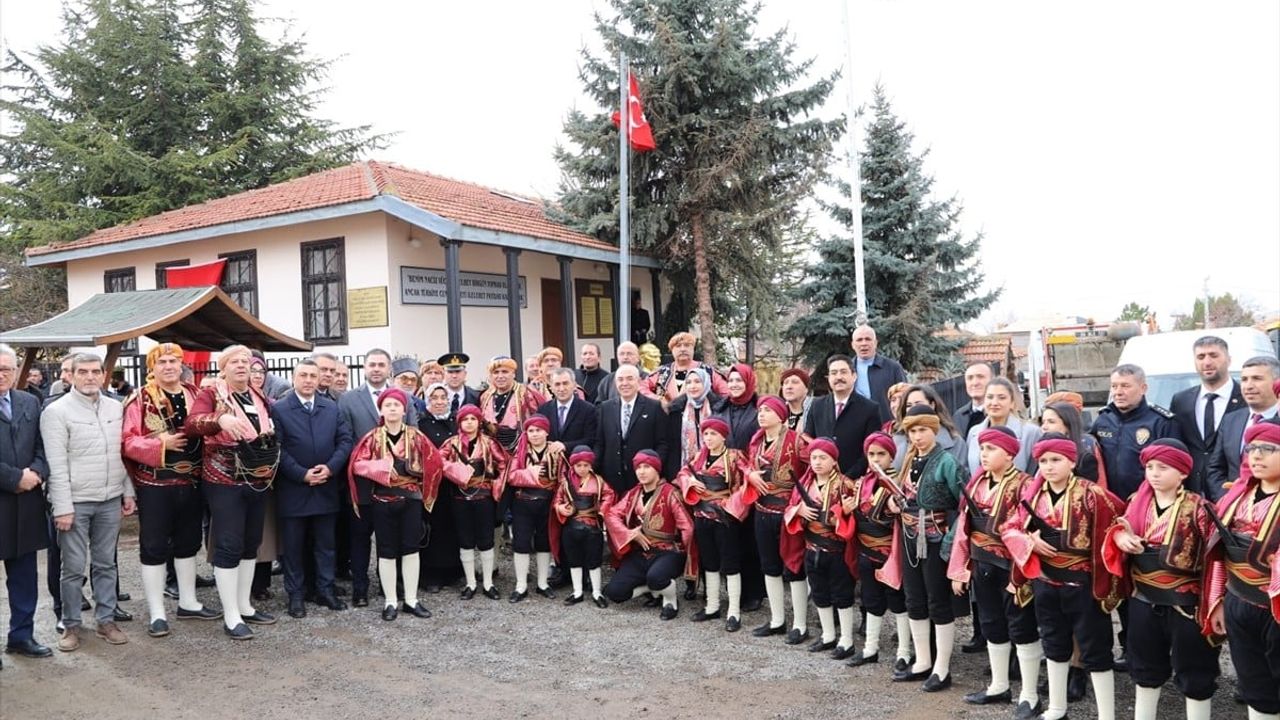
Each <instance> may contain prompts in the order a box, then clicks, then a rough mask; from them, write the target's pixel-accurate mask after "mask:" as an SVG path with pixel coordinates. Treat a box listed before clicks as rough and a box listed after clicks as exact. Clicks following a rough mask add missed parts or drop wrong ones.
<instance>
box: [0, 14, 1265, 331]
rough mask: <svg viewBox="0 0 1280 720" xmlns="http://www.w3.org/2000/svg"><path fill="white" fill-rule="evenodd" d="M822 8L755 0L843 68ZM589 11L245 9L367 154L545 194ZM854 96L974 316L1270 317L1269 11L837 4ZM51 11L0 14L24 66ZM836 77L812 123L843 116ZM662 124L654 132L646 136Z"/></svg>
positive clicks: (811, 50)
mask: <svg viewBox="0 0 1280 720" xmlns="http://www.w3.org/2000/svg"><path fill="white" fill-rule="evenodd" d="M842 8H843V5H842V4H841V2H840V1H839V0H815V1H813V2H804V3H797V2H786V1H785V0H768V1H766V2H765V4H764V9H763V11H762V12H761V14H760V17H759V24H760V25H759V26H760V33H761V34H764V33H767V32H772V31H773V30H775V29H777V28H780V27H782V26H784V25H785V26H787V27H788V28H789V29H790V31H791V32H792V33H793V35H794V39H795V43H796V47H797V56H798V57H805V56H813V57H816V58H817V63H816V65H815V68H816V69H817V70H818V71H821V72H825V71H828V70H834V69H836V68H840V67H843V66H844V64H845V55H844V53H845V33H844V29H843V27H844V26H843V22H842ZM594 9H600V10H602V11H604V12H606V13H607V12H608V10H609V8H608V7H607V5H606V3H604V2H603V1H602V0H595V1H593V0H558V1H557V2H554V3H531V2H520V1H517V0H502V1H493V2H483V1H480V0H472V1H471V2H466V3H444V2H392V1H390V0H363V1H362V2H350V1H349V0H343V1H342V2H315V1H310V2H301V1H293V2H290V1H287V0H275V1H270V2H263V3H261V9H260V12H261V14H263V15H268V16H275V17H283V18H289V19H291V20H292V21H293V29H294V32H295V33H298V34H302V35H303V36H304V37H305V39H306V40H307V42H308V43H309V46H310V49H311V51H312V52H313V53H314V54H316V55H319V56H327V57H334V58H336V61H335V64H334V68H333V72H332V75H331V77H330V83H329V84H330V86H331V88H332V90H331V92H330V94H329V96H328V99H327V101H326V104H325V106H324V109H323V112H324V114H326V115H327V116H329V117H332V118H334V119H336V120H338V121H340V122H342V123H345V124H353V125H354V124H364V123H369V124H372V125H373V127H374V129H375V130H377V131H383V132H396V133H398V135H397V136H396V137H395V138H394V139H393V140H392V143H391V145H390V146H389V147H388V148H386V149H385V150H382V151H380V152H379V153H377V156H378V158H380V159H385V160H391V161H394V162H398V163H401V164H404V165H407V166H410V167H413V168H417V169H421V170H426V171H430V172H434V173H439V174H442V175H448V176H452V177H456V178H460V179H465V180H470V181H475V182H480V183H484V184H487V185H491V186H494V187H497V188H502V189H507V190H512V191H517V192H524V193H532V194H537V195H542V196H546V197H552V196H554V194H555V191H556V186H557V181H558V178H559V173H558V170H557V168H556V165H555V163H554V162H553V161H552V159H551V150H552V147H553V146H554V145H555V143H556V142H557V140H558V139H559V138H560V137H561V135H560V130H561V124H562V122H563V119H564V116H565V113H566V111H567V110H568V109H569V108H571V107H574V106H575V105H577V106H578V107H580V108H581V109H584V110H592V109H594V108H592V107H591V105H590V103H589V101H587V100H586V99H585V98H583V96H582V93H581V87H580V83H579V82H578V79H577V66H578V62H579V52H580V50H581V48H582V47H583V46H584V45H590V46H592V47H598V40H597V38H596V36H595V32H594V29H593V25H592V17H591V14H592V11H593V10H594ZM850 17H851V19H850V33H849V35H850V37H851V39H852V47H853V54H854V58H853V65H854V69H853V75H852V77H853V83H852V84H853V91H854V94H855V98H856V100H857V102H859V103H862V102H866V100H867V98H869V96H870V89H871V87H872V86H873V85H874V84H875V82H876V81H877V80H879V81H880V82H882V83H884V84H885V86H886V87H887V89H888V91H889V93H890V95H891V98H892V102H893V105H894V108H895V110H896V112H897V113H898V115H899V116H900V117H901V118H902V119H903V120H904V121H906V122H907V124H908V125H909V127H910V129H911V130H912V131H913V132H914V133H915V136H916V147H917V149H919V150H923V149H926V148H927V149H928V150H929V157H928V160H927V165H926V167H927V169H928V170H929V171H930V172H932V173H933V174H934V176H935V177H936V178H937V185H936V188H937V190H938V191H939V192H940V193H942V194H947V195H950V194H955V195H957V196H958V197H959V198H960V199H961V201H962V202H963V204H964V207H965V211H964V215H963V216H962V223H963V227H964V228H965V229H966V230H967V231H968V232H970V233H974V232H977V231H979V230H981V231H983V232H984V233H985V235H986V240H985V242H984V244H983V251H982V264H983V268H984V270H985V271H986V274H987V279H988V282H989V284H991V285H992V286H999V285H1003V286H1004V288H1005V293H1004V296H1003V298H1002V299H1001V300H1000V302H999V304H998V306H997V307H996V308H995V309H994V310H993V311H992V312H991V313H989V314H988V316H986V317H985V318H984V322H983V323H982V324H983V325H987V326H989V325H991V324H992V323H993V321H995V320H1008V319H1012V318H1021V319H1026V318H1028V317H1030V316H1039V315H1045V314H1053V315H1083V316H1091V317H1095V318H1097V319H1099V320H1106V319H1110V318H1112V317H1114V316H1115V315H1116V314H1117V313H1118V312H1119V310H1120V308H1121V306H1123V305H1124V304H1125V303H1126V302H1128V301H1130V300H1137V301H1138V302H1140V303H1142V304H1149V305H1151V306H1152V307H1153V308H1154V309H1155V310H1157V311H1158V313H1159V314H1160V317H1161V319H1162V321H1163V323H1164V324H1165V326H1166V328H1168V327H1169V326H1171V324H1172V323H1171V320H1170V319H1169V318H1170V315H1172V314H1173V313H1176V312H1187V311H1189V310H1190V307H1191V303H1192V302H1193V300H1194V299H1195V297H1196V296H1197V295H1198V294H1199V293H1200V292H1201V288H1202V287H1203V285H1204V283H1205V278H1206V277H1207V278H1208V284H1209V290H1210V292H1212V293H1214V294H1219V293H1222V292H1232V293H1234V294H1236V295H1237V296H1239V297H1242V298H1243V299H1244V300H1245V302H1246V303H1247V304H1248V305H1251V306H1252V307H1253V308H1254V309H1256V310H1259V311H1262V312H1264V313H1267V314H1277V313H1280V3H1277V2H1275V1H1274V0H1204V1H1202V2H1169V1H1167V0H1165V1H1161V2H1135V1H1128V0H1127V1H1126V2H1114V0H1112V1H1108V2H1080V1H1078V0H1073V1H1071V2H1034V3H1028V2H976V1H971V2H963V3H957V2H888V1H887V0H857V1H855V2H851V3H850ZM58 32H59V18H58V3H56V2H54V1H53V0H40V1H38V2H37V1H35V0H0V36H2V37H3V41H4V43H5V45H6V47H12V48H13V49H15V50H18V51H19V52H22V51H27V50H30V49H32V48H34V47H35V46H37V45H39V44H42V43H51V42H56V41H57V40H58ZM847 87H848V86H847V84H845V83H841V85H840V87H839V90H838V92H837V93H836V94H835V95H834V96H833V97H832V99H831V102H830V103H829V107H828V108H827V109H826V110H825V111H824V112H825V113H826V114H828V115H830V116H834V115H836V114H838V113H840V112H843V111H844V110H846V109H847V108H848V107H849V99H848V91H847ZM659 132H660V129H659Z"/></svg>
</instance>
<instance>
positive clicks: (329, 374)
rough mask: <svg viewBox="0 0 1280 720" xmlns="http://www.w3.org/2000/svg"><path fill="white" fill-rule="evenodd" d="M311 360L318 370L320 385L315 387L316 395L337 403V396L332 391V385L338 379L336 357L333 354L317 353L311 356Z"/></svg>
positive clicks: (337, 361)
mask: <svg viewBox="0 0 1280 720" xmlns="http://www.w3.org/2000/svg"><path fill="white" fill-rule="evenodd" d="M311 359H312V360H313V361H315V364H316V367H318V368H320V383H319V384H318V385H317V386H316V394H317V395H321V396H324V397H327V398H329V399H330V400H332V401H334V402H337V401H338V394H337V393H336V392H335V391H334V389H333V383H334V381H335V380H337V379H338V363H339V360H338V356H337V355H334V354H333V353H327V352H318V353H316V354H314V355H312V356H311Z"/></svg>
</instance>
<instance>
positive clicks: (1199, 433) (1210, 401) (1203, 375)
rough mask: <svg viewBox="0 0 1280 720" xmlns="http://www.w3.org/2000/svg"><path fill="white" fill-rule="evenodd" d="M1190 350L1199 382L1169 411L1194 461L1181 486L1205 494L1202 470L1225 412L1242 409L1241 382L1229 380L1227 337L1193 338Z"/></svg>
mask: <svg viewBox="0 0 1280 720" xmlns="http://www.w3.org/2000/svg"><path fill="white" fill-rule="evenodd" d="M1191 351H1192V354H1193V356H1194V357H1195V363H1196V373H1197V374H1199V375H1200V385H1199V387H1190V388H1187V389H1186V390H1180V391H1179V392H1178V393H1177V394H1175V395H1174V396H1173V400H1172V402H1170V403H1169V410H1170V412H1172V413H1173V415H1174V418H1175V419H1176V420H1177V422H1178V432H1179V433H1180V434H1181V435H1182V439H1183V441H1184V442H1185V444H1186V446H1187V449H1188V450H1190V451H1191V458H1192V461H1193V462H1194V467H1193V468H1192V470H1191V475H1189V476H1188V477H1187V479H1186V482H1185V483H1184V485H1185V487H1186V488H1187V490H1189V491H1191V492H1195V493H1199V494H1200V495H1204V494H1205V488H1206V476H1205V472H1206V470H1205V469H1206V466H1207V465H1208V463H1209V454H1210V452H1211V451H1212V450H1213V445H1214V440H1215V439H1216V437H1217V434H1218V429H1219V428H1221V427H1222V422H1223V420H1224V419H1225V416H1226V415H1227V414H1228V413H1234V412H1236V411H1237V410H1243V409H1244V407H1245V404H1244V396H1243V395H1241V394H1240V385H1239V384H1238V383H1236V382H1235V381H1234V380H1232V379H1231V373H1230V372H1229V371H1228V368H1229V367H1230V366H1231V356H1230V355H1229V354H1228V353H1227V341H1226V340H1223V339H1222V338H1220V337H1216V336H1214V335H1206V336H1204V337H1202V338H1200V339H1199V340H1196V342H1195V344H1194V345H1193V346H1192V350H1191Z"/></svg>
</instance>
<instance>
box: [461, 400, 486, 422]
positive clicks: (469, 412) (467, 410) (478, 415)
mask: <svg viewBox="0 0 1280 720" xmlns="http://www.w3.org/2000/svg"><path fill="white" fill-rule="evenodd" d="M465 417H474V418H475V419H477V420H484V413H482V412H480V408H478V407H476V406H475V405H472V404H470V403H468V404H466V405H463V406H462V407H460V408H458V416H457V421H458V424H459V425H461V424H462V419H463V418H465Z"/></svg>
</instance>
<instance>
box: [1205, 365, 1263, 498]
mask: <svg viewBox="0 0 1280 720" xmlns="http://www.w3.org/2000/svg"><path fill="white" fill-rule="evenodd" d="M1277 379H1280V360H1276V359H1275V358H1273V357H1271V356H1269V355H1259V356H1257V357H1252V358H1249V359H1248V360H1246V361H1245V364H1244V367H1243V368H1242V369H1241V370H1240V393H1241V395H1243V396H1244V402H1245V405H1247V407H1246V408H1245V410H1244V411H1243V412H1232V413H1227V414H1226V415H1224V416H1223V417H1222V426H1221V427H1220V428H1218V433H1217V437H1216V438H1215V439H1214V443H1213V449H1212V450H1210V451H1209V461H1208V467H1207V468H1206V470H1205V482H1204V490H1205V492H1204V494H1205V497H1207V498H1209V499H1210V500H1212V501H1213V502H1217V501H1218V500H1219V499H1220V498H1221V497H1222V496H1223V495H1226V494H1227V488H1226V487H1225V486H1226V483H1229V482H1234V481H1235V480H1237V479H1238V478H1239V477H1240V458H1241V456H1242V453H1243V448H1244V432H1245V430H1248V429H1249V428H1250V427H1252V426H1253V425H1256V424H1258V423H1260V422H1262V421H1263V420H1267V419H1269V418H1274V417H1275V416H1276V413H1277V411H1280V398H1278V397H1276V393H1275V388H1274V387H1273V385H1274V383H1275V381H1276V380H1277Z"/></svg>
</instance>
